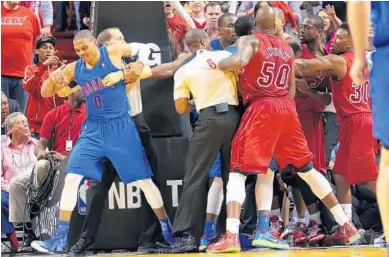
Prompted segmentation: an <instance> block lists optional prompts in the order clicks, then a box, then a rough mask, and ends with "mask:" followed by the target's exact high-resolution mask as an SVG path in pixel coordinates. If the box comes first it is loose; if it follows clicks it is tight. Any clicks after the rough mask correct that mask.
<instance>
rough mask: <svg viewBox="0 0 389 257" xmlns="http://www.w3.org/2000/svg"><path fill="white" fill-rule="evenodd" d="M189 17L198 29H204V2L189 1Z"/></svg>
mask: <svg viewBox="0 0 389 257" xmlns="http://www.w3.org/2000/svg"><path fill="white" fill-rule="evenodd" d="M189 8H190V15H191V17H192V20H193V22H194V23H195V25H196V28H198V29H205V28H206V25H207V23H206V20H205V15H204V2H203V1H189Z"/></svg>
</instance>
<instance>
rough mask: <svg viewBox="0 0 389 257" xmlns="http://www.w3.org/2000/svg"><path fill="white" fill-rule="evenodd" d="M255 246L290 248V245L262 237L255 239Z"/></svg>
mask: <svg viewBox="0 0 389 257" xmlns="http://www.w3.org/2000/svg"><path fill="white" fill-rule="evenodd" d="M253 246H255V247H266V248H272V249H279V250H288V249H289V245H280V244H276V243H273V242H270V241H266V240H262V239H257V240H254V241H253Z"/></svg>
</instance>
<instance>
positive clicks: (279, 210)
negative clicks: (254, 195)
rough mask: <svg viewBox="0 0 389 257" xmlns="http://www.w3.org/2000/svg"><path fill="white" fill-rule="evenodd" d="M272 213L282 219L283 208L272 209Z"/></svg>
mask: <svg viewBox="0 0 389 257" xmlns="http://www.w3.org/2000/svg"><path fill="white" fill-rule="evenodd" d="M270 213H271V215H272V216H277V217H278V218H279V219H280V220H282V219H281V209H275V210H271V211H270Z"/></svg>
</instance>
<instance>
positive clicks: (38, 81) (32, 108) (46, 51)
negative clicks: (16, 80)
mask: <svg viewBox="0 0 389 257" xmlns="http://www.w3.org/2000/svg"><path fill="white" fill-rule="evenodd" d="M55 43H56V39H55V38H54V37H41V38H40V39H39V40H38V43H37V45H36V50H35V54H36V55H35V59H34V64H32V65H29V66H27V68H26V71H25V77H24V81H23V88H24V89H25V90H26V91H27V92H28V102H27V107H26V116H27V119H28V122H29V123H30V130H31V133H32V136H33V137H35V138H37V139H39V133H40V127H41V126H42V122H43V119H44V118H45V116H46V114H47V113H48V112H49V111H50V110H52V109H53V108H55V107H56V106H59V105H61V104H63V103H64V100H65V99H64V98H60V97H59V96H57V95H55V96H53V97H42V95H41V87H42V84H43V82H44V81H45V80H46V79H48V77H49V75H50V73H51V72H53V71H54V70H55V69H57V67H58V66H59V64H60V62H61V60H60V59H59V58H58V57H57V56H56V55H55V53H56V51H55Z"/></svg>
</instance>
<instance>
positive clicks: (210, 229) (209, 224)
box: [203, 220, 216, 239]
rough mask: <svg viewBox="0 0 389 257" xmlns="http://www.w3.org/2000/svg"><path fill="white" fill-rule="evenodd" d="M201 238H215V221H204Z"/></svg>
mask: <svg viewBox="0 0 389 257" xmlns="http://www.w3.org/2000/svg"><path fill="white" fill-rule="evenodd" d="M203 236H205V237H206V238H208V239H210V238H213V237H215V236H216V221H211V220H206V221H205V223H204V233H203Z"/></svg>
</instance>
